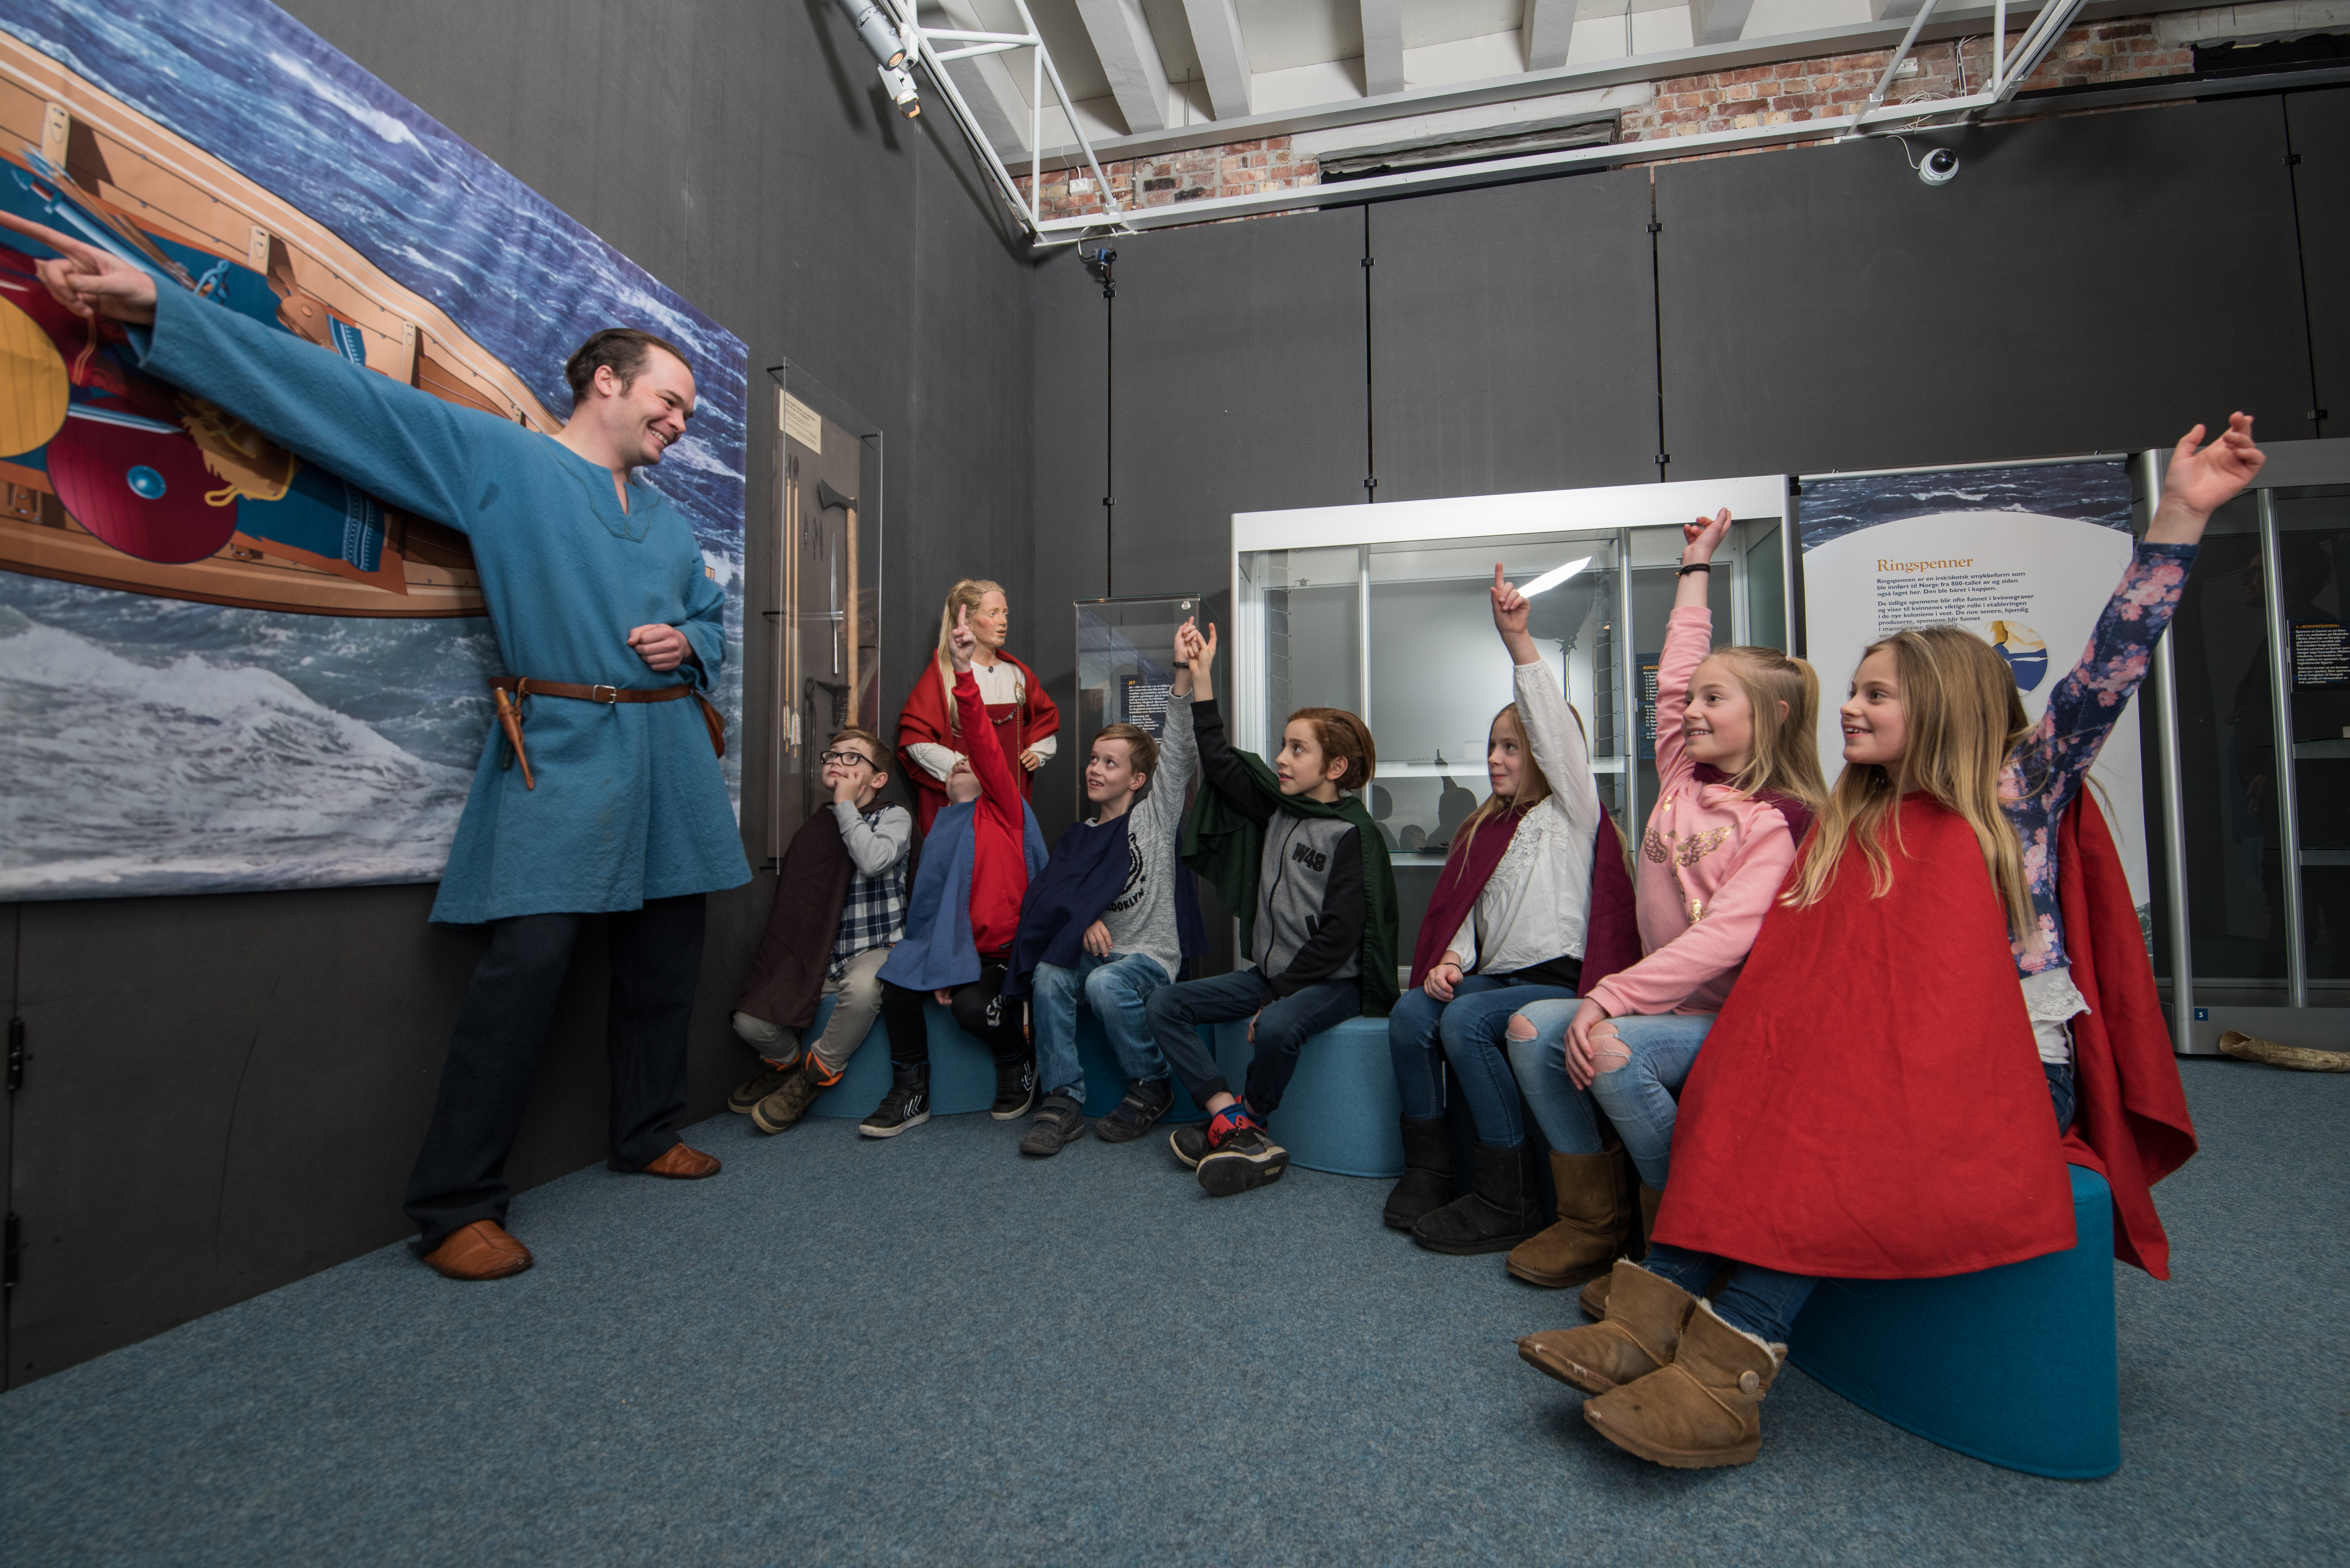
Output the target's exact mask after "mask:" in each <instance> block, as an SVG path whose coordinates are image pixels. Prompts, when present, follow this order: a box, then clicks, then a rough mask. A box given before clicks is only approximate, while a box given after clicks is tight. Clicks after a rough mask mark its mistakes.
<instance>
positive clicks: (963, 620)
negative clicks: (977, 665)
mask: <svg viewBox="0 0 2350 1568" xmlns="http://www.w3.org/2000/svg"><path fill="white" fill-rule="evenodd" d="M978 648H979V633H977V632H975V631H973V630H972V629H971V607H970V606H969V605H965V606H963V607H962V608H960V609H958V610H956V611H955V623H954V629H953V630H952V631H951V632H949V633H947V657H948V658H950V659H953V660H954V668H955V673H956V674H957V675H968V674H970V673H971V659H972V653H973V652H975V651H976V650H977V649H978Z"/></svg>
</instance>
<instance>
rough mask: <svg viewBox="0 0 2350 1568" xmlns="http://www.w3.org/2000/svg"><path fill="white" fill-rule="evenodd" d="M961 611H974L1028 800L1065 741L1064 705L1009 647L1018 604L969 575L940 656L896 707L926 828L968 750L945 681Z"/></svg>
mask: <svg viewBox="0 0 2350 1568" xmlns="http://www.w3.org/2000/svg"><path fill="white" fill-rule="evenodd" d="M958 610H968V611H969V612H970V618H971V628H972V630H973V631H975V632H977V633H978V634H979V654H978V656H977V657H976V658H974V659H973V660H972V675H973V677H974V678H975V679H976V680H978V682H979V687H980V695H981V697H982V698H983V700H984V701H985V702H986V705H987V717H988V721H989V722H990V723H991V724H993V726H994V729H995V736H996V740H997V742H998V743H1000V744H1001V745H1002V746H1003V754H1004V756H1005V758H1006V759H1007V760H1009V761H1010V762H1011V763H1013V764H1014V766H1013V776H1014V778H1015V779H1017V780H1018V781H1019V784H1020V796H1021V799H1022V800H1024V801H1025V800H1027V799H1028V798H1029V797H1030V796H1031V794H1033V793H1034V781H1035V772H1036V770H1037V769H1038V768H1040V767H1043V766H1044V765H1045V763H1046V762H1047V761H1049V760H1050V759H1051V758H1052V755H1053V753H1054V750H1055V747H1056V746H1057V745H1058V744H1059V742H1058V741H1057V740H1056V739H1055V737H1056V735H1057V733H1058V732H1059V730H1060V728H1061V711H1060V710H1059V709H1058V708H1056V707H1055V706H1054V705H1053V699H1052V698H1051V697H1049V696H1047V695H1046V694H1045V688H1044V684H1043V683H1042V682H1041V681H1039V680H1037V679H1036V672H1035V670H1031V669H1029V668H1028V666H1026V665H1025V664H1024V663H1022V662H1021V661H1020V660H1019V659H1014V657H1013V656H1012V655H1010V654H1008V653H1006V652H1004V651H1003V641H1004V639H1005V637H1006V636H1007V635H1008V634H1009V632H1010V631H1011V628H1012V610H1011V607H1010V604H1009V601H1007V600H1006V598H1005V597H1004V593H1003V589H1002V588H1000V587H997V586H996V585H995V584H993V583H991V582H986V581H983V580H979V579H973V578H968V577H966V578H964V579H963V580H962V581H961V582H959V583H957V584H955V586H954V587H951V588H950V589H948V590H947V602H946V609H945V611H944V613H943V614H942V615H941V617H940V618H939V653H938V656H937V657H936V658H935V659H931V660H929V661H927V662H925V664H924V665H923V667H922V673H921V675H920V678H919V679H917V680H915V682H914V689H913V691H910V692H909V693H908V694H907V697H906V702H905V706H904V707H903V708H901V709H899V713H898V755H899V758H900V759H901V760H902V761H903V762H904V763H905V776H906V782H907V783H908V784H910V785H911V786H912V788H913V794H914V809H915V816H916V819H917V825H918V826H920V829H921V831H922V832H923V833H924V834H925V835H927V834H928V833H929V832H930V831H931V818H932V817H935V816H936V815H938V814H939V813H940V812H941V810H943V809H944V808H945V806H946V804H947V794H946V777H947V774H950V773H951V772H952V771H953V770H954V760H955V758H956V757H958V756H967V755H969V753H970V743H969V742H968V740H967V739H966V738H965V737H964V735H963V734H962V728H961V721H960V720H959V719H957V717H956V716H955V707H954V703H953V701H952V700H951V695H950V688H949V686H948V684H947V682H948V681H949V680H950V679H951V676H950V675H949V674H948V673H947V670H948V664H947V656H946V646H947V644H946V638H947V631H948V628H951V627H952V626H953V625H954V620H955V615H956V612H957V611H958Z"/></svg>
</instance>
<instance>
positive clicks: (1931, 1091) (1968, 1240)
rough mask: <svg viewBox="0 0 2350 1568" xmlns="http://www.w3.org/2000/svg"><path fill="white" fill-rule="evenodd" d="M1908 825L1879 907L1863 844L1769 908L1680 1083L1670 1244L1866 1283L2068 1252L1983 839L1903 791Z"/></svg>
mask: <svg viewBox="0 0 2350 1568" xmlns="http://www.w3.org/2000/svg"><path fill="white" fill-rule="evenodd" d="M1900 829H1901V832H1900V841H1899V842H1896V843H1894V844H1892V845H1890V846H1887V847H1888V852H1889V853H1890V854H1891V856H1892V860H1893V887H1892V889H1891V890H1890V891H1889V892H1887V894H1886V895H1885V896H1884V897H1883V898H1872V897H1870V878H1869V874H1868V865H1867V862H1866V860H1865V859H1864V858H1863V857H1862V855H1861V851H1860V847H1859V846H1858V845H1857V844H1855V845H1853V846H1850V847H1848V848H1847V849H1846V853H1845V857H1844V859H1843V861H1842V863H1841V864H1839V865H1838V867H1837V868H1836V876H1835V880H1834V882H1833V883H1832V884H1831V885H1830V887H1829V889H1828V891H1827V894H1826V896H1825V897H1824V898H1821V899H1820V901H1819V902H1817V903H1815V904H1813V905H1811V906H1810V907H1808V908H1805V909H1788V908H1786V907H1784V906H1783V905H1774V906H1773V909H1772V910H1771V912H1770V913H1769V914H1768V915H1767V916H1765V917H1764V919H1763V929H1761V931H1760V932H1758V933H1757V934H1756V936H1755V939H1754V949H1753V951H1752V954H1750V955H1749V957H1748V958H1747V961H1746V967H1745V969H1744V970H1743V971H1742V973H1741V974H1740V977H1739V981H1738V984H1737V986H1736V987H1735V988H1734V989H1733V990H1732V991H1731V993H1730V1000H1729V1001H1728V1002H1726V1003H1725V1004H1724V1005H1723V1007H1722V1010H1721V1016H1720V1018H1719V1020H1718V1021H1717V1022H1716V1023H1715V1024H1714V1026H1713V1031H1712V1033H1710V1034H1709V1035H1708V1036H1707V1037H1706V1042H1705V1049H1704V1050H1703V1051H1702V1052H1700V1054H1699V1055H1698V1059H1697V1064H1696V1066H1695V1067H1694V1068H1692V1069H1691V1071H1690V1075H1689V1082H1688V1084H1687V1085H1686V1086H1685V1087H1684V1088H1683V1089H1682V1091H1681V1101H1680V1114H1679V1117H1678V1118H1677V1120H1676V1122H1675V1124H1674V1127H1673V1153H1672V1181H1671V1183H1670V1184H1669V1186H1668V1187H1667V1189H1666V1192H1665V1199H1664V1205H1663V1207H1662V1209H1661V1210H1659V1213H1658V1216H1657V1231H1656V1234H1657V1238H1658V1240H1659V1241H1664V1242H1667V1243H1669V1245H1672V1246H1676V1247H1685V1248H1688V1249H1690V1250H1691V1251H1702V1252H1712V1253H1717V1254H1719V1255H1721V1256H1723V1257H1727V1258H1735V1259H1737V1260H1739V1261H1740V1262H1751V1263H1759V1264H1762V1265H1763V1267H1765V1268H1772V1269H1778V1270H1781V1271H1783V1272H1787V1273H1794V1274H1811V1275H1822V1276H1826V1277H1829V1278H1837V1279H1861V1280H1887V1279H1917V1278H1927V1277H1931V1276H1935V1275H1941V1274H1963V1273H1972V1272H1976V1271H1978V1270H1982V1269H1990V1268H1996V1267H1998V1266H1999V1265H2000V1264H2002V1263H2014V1262H2022V1261H2023V1260H2024V1259H2026V1258H2036V1257H2040V1256H2042V1255H2043V1254H2045V1253H2049V1252H2056V1251H2064V1250H2066V1249H2069V1248H2070V1247H2071V1246H2072V1245H2073V1243H2074V1229H2073V1199H2072V1190H2071V1184H2070V1183H2069V1182H2068V1181H2067V1179H2066V1178H2065V1175H2064V1153H2063V1150H2062V1148H2061V1147H2060V1146H2059V1143H2058V1140H2057V1139H2056V1137H2054V1133H2055V1126H2056V1124H2055V1117H2054V1115H2053V1113H2052V1112H2051V1111H2050V1109H2049V1103H2048V1085H2047V1079H2046V1078H2045V1076H2044V1075H2043V1074H2042V1073H2041V1071H2040V1058H2039V1055H2038V1054H2037V1052H2036V1051H2035V1050H2034V1048H2033V1039H2032V1023H2031V1020H2030V1019H2029V1018H2028V1017H2027V1016H2026V1015H2025V1012H2024V1009H2023V992H2022V988H2021V987H2020V986H2019V985H2018V984H2017V983H2016V975H2015V960H2014V958H2013V956H2012V954H2011V953H2010V951H2009V950H2008V941H2007V919H2006V916H2005V913H2004V912H2003V911H2002V908H2001V905H2000V900H1999V898H1998V896H1997V894H1996V893H1995V892H1994V891H1993V890H1992V888H1991V877H1990V875H1989V874H1988V873H1987V872H1986V871H1985V870H1984V868H1983V860H1982V852H1981V849H1980V848H1978V847H1977V846H1976V843H1975V836H1974V833H1973V831H1972V830H1971V829H1970V828H1969V827H1968V826H1967V825H1966V822H1965V821H1964V819H1962V818H1961V817H1960V816H1959V815H1957V814H1956V813H1954V812H1951V811H1949V810H1947V809H1945V808H1944V807H1942V806H1941V805H1938V804H1936V803H1935V802H1934V801H1933V800H1932V799H1930V798H1929V797H1928V796H1925V795H1922V794H1918V795H1911V796H1909V797H1908V799H1907V800H1905V801H1904V802H1903V803H1902V805H1901V815H1900ZM1794 875H1795V873H1794V872H1793V871H1791V872H1790V873H1789V877H1790V880H1792V879H1793V877H1794Z"/></svg>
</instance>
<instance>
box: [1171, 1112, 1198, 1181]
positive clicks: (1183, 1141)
mask: <svg viewBox="0 0 2350 1568" xmlns="http://www.w3.org/2000/svg"><path fill="white" fill-rule="evenodd" d="M1167 1147H1169V1148H1171V1149H1173V1150H1174V1151H1175V1158H1178V1159H1180V1160H1181V1161H1182V1162H1183V1163H1184V1164H1185V1165H1187V1166H1189V1167H1191V1168H1192V1169H1193V1170H1197V1169H1199V1168H1200V1161H1201V1160H1202V1159H1204V1158H1207V1155H1208V1126H1207V1124H1206V1123H1205V1122H1186V1123H1185V1124H1184V1125H1183V1126H1181V1127H1177V1128H1176V1129H1175V1130H1174V1131H1173V1132H1170V1133H1169V1134H1168V1135H1167Z"/></svg>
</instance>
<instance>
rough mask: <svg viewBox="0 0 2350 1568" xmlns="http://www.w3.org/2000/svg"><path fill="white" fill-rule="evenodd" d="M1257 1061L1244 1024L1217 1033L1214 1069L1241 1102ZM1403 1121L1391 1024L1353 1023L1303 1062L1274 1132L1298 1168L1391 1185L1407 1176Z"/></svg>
mask: <svg viewBox="0 0 2350 1568" xmlns="http://www.w3.org/2000/svg"><path fill="white" fill-rule="evenodd" d="M1255 1054H1256V1047H1255V1046H1254V1045H1253V1044H1250V1042H1249V1037H1248V1021H1247V1020H1246V1019H1242V1020H1241V1021H1240V1022H1238V1023H1219V1024H1217V1025H1216V1064H1217V1065H1218V1066H1220V1067H1221V1068H1222V1069H1223V1074H1224V1076H1225V1078H1226V1079H1228V1080H1229V1081H1230V1082H1231V1083H1232V1087H1233V1092H1234V1093H1235V1094H1237V1093H1239V1092H1240V1088H1241V1085H1243V1084H1244V1083H1245V1082H1246V1081H1247V1079H1248V1064H1249V1062H1250V1061H1251V1059H1253V1057H1254V1055H1255ZM1402 1117H1403V1105H1402V1102H1401V1101H1400V1100H1399V1099H1398V1098H1397V1096H1396V1085H1395V1062H1394V1058H1393V1057H1392V1056H1391V1055H1389V1054H1388V1021H1387V1020H1386V1019H1384V1018H1349V1019H1347V1021H1346V1022H1345V1023H1341V1024H1339V1025H1337V1026H1336V1028H1333V1029H1326V1030H1324V1031H1323V1032H1322V1033H1319V1034H1316V1035H1315V1036H1314V1038H1312V1039H1311V1040H1308V1041H1307V1042H1306V1043H1305V1049H1304V1050H1303V1051H1300V1052H1299V1053H1298V1054H1297V1075H1296V1076H1295V1077H1294V1078H1292V1079H1290V1081H1289V1092H1288V1093H1287V1094H1285V1095H1284V1096H1282V1097H1281V1108H1280V1109H1279V1110H1277V1111H1275V1112H1274V1113H1273V1120H1272V1123H1271V1126H1270V1127H1269V1129H1268V1130H1269V1131H1271V1133H1272V1134H1273V1141H1274V1142H1275V1143H1277V1144H1279V1145H1281V1147H1284V1148H1285V1149H1287V1150H1288V1151H1289V1163H1290V1164H1292V1165H1302V1166H1304V1167H1305V1168H1306V1169H1308V1170H1323V1171H1327V1172H1329V1173H1330V1174H1331V1175H1333V1176H1377V1177H1387V1178H1390V1179H1391V1178H1394V1177H1398V1176H1401V1175H1402V1174H1403V1124H1402Z"/></svg>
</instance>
